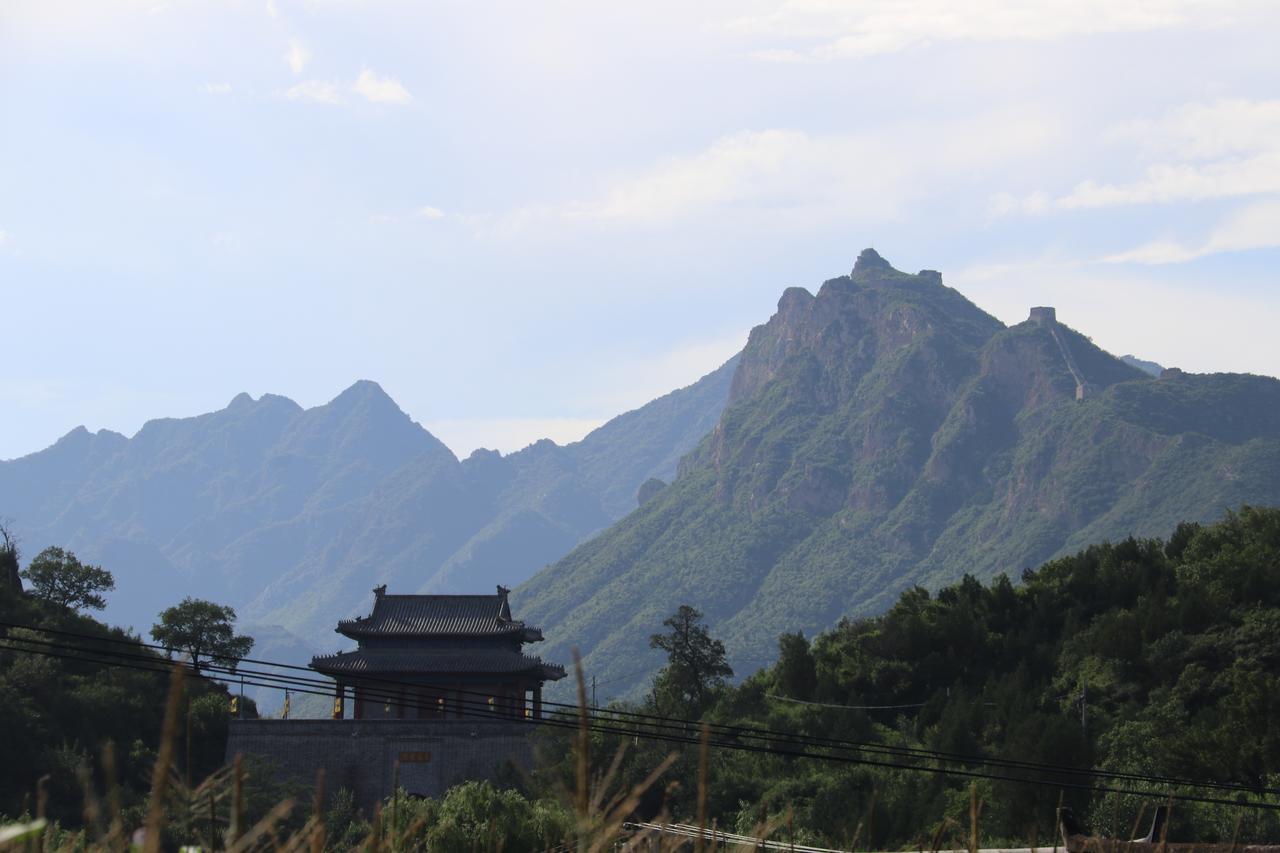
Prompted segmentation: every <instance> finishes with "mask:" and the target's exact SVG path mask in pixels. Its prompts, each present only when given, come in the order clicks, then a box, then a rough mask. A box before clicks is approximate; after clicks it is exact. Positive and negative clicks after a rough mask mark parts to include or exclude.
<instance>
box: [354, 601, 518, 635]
mask: <svg viewBox="0 0 1280 853" xmlns="http://www.w3.org/2000/svg"><path fill="white" fill-rule="evenodd" d="M375 592H376V591H375ZM337 630H338V632H339V633H341V634H345V635H347V636H348V637H351V638H353V639H358V638H360V637H369V636H380V637H405V636H423V635H428V636H469V637H492V636H499V635H504V634H523V635H524V639H525V641H526V642H532V641H535V640H541V639H542V633H541V632H540V631H538V630H537V629H536V628H526V627H525V624H524V623H523V622H520V621H517V620H514V619H512V618H511V608H510V607H509V606H508V605H507V597H506V595H505V590H504V591H502V592H499V593H498V594H497V595H386V594H385V593H377V597H376V599H375V601H374V605H373V613H371V614H369V615H368V616H362V617H359V618H357V619H345V620H343V621H341V622H339V623H338V629H337Z"/></svg>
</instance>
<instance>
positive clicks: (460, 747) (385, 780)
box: [227, 720, 532, 815]
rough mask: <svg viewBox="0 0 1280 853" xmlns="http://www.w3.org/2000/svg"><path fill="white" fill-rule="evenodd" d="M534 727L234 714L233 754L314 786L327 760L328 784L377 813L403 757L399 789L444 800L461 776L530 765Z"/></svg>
mask: <svg viewBox="0 0 1280 853" xmlns="http://www.w3.org/2000/svg"><path fill="white" fill-rule="evenodd" d="M531 729H532V726H530V725H529V724H527V723H521V722H518V721H510V720H504V721H500V722H499V721H488V720H482V721H469V720H359V721H356V720H232V721H231V728H230V731H229V733H228V735H227V760H228V761H231V760H233V759H234V758H235V756H236V755H244V756H249V755H253V756H258V757H260V758H263V759H266V760H267V761H268V762H270V763H271V764H272V765H273V766H274V768H275V772H276V774H277V777H278V778H279V779H280V780H284V779H296V780H298V781H300V782H304V783H306V784H308V785H310V784H314V783H315V780H316V772H317V771H318V770H319V769H320V768H322V767H323V768H324V771H325V789H326V790H327V791H329V792H330V793H331V794H332V793H333V792H334V791H337V790H338V789H339V788H347V789H349V790H350V791H351V792H352V793H353V794H354V795H355V799H356V803H357V804H358V805H359V806H360V808H361V809H362V810H363V811H364V812H365V814H366V815H371V814H372V813H373V807H374V805H375V804H376V803H378V802H380V801H381V800H383V799H385V798H387V797H389V796H391V793H392V779H393V777H394V774H395V766H396V762H397V761H399V763H400V787H401V788H403V789H404V790H405V791H407V792H408V793H410V794H415V795H418V796H424V797H434V798H437V799H438V798H440V797H441V796H443V795H444V792H445V791H446V790H448V789H449V788H450V787H451V786H453V785H456V784H458V783H460V782H465V781H467V780H471V779H489V780H493V779H495V778H496V777H497V775H498V774H499V773H500V772H503V771H504V769H507V768H510V767H511V766H512V765H514V766H515V767H516V768H518V769H527V768H528V767H529V766H530V762H531V758H532V755H531V753H532V750H531V747H530V742H529V735H530V734H531Z"/></svg>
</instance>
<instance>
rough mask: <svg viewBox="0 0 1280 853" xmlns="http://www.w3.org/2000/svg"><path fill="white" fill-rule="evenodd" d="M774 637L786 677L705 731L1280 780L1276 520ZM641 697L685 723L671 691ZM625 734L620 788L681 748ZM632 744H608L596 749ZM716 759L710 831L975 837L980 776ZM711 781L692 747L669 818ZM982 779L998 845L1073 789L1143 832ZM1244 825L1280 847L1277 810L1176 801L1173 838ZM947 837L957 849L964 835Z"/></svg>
mask: <svg viewBox="0 0 1280 853" xmlns="http://www.w3.org/2000/svg"><path fill="white" fill-rule="evenodd" d="M652 630H653V631H659V630H661V626H660V625H659V624H658V623H655V624H654V625H653V628H652ZM775 643H777V644H778V647H779V648H780V657H779V660H778V662H777V664H775V665H773V666H771V667H769V668H767V669H764V670H761V671H758V672H756V673H755V674H754V675H750V676H749V677H747V678H746V679H745V680H744V681H743V682H742V683H741V684H740V685H738V686H736V687H728V688H724V689H723V690H722V691H721V692H720V694H719V695H718V697H716V698H715V699H714V700H713V701H712V702H710V703H709V704H708V705H707V707H706V710H705V718H706V719H708V720H712V721H715V722H720V723H734V724H751V725H757V726H767V727H769V728H772V729H777V730H782V731H786V732H793V733H796V734H801V735H811V736H815V737H824V738H846V739H850V740H858V741H869V742H873V743H881V744H890V745H898V746H913V747H923V748H927V749H932V750H938V751H944V752H949V753H958V754H962V755H966V756H972V757H977V758H984V757H986V758H1006V759H1016V760H1020V761H1026V762H1039V763H1048V764H1055V765H1067V766H1070V767H1083V768H1099V769H1105V770H1109V771H1124V772H1130V773H1138V774H1148V775H1158V776H1165V777H1175V778H1183V779H1194V780H1203V781H1216V782H1231V783H1238V784H1242V785H1246V786H1250V787H1254V788H1261V787H1272V788H1275V787H1277V786H1278V784H1280V510H1277V509H1257V508H1248V507H1245V508H1243V509H1242V510H1240V511H1239V513H1238V514H1229V515H1228V516H1227V518H1226V519H1225V520H1223V521H1221V522H1219V523H1217V524H1213V525H1210V526H1203V527H1202V526H1200V525H1196V524H1183V525H1179V526H1178V527H1177V528H1176V530H1175V531H1174V532H1173V534H1172V535H1171V536H1170V537H1169V538H1168V539H1167V540H1159V539H1125V540H1123V541H1120V542H1116V543H1113V544H1111V543H1107V544H1100V545H1093V546H1090V547H1088V548H1085V549H1084V550H1082V551H1080V552H1078V553H1076V554H1073V555H1072V556H1068V557H1063V558H1059V559H1056V560H1053V561H1051V562H1049V563H1046V564H1045V565H1043V566H1041V567H1040V568H1038V569H1036V570H1034V571H1027V572H1026V573H1025V574H1023V575H1022V576H1021V578H1020V580H1010V578H1009V577H1008V576H1005V575H1001V576H999V577H997V578H996V579H995V580H993V581H992V582H990V583H988V584H983V583H980V582H979V581H977V580H975V579H974V578H972V577H968V576H966V577H965V578H963V579H962V580H961V581H960V582H959V583H956V584H953V585H950V586H946V587H943V588H942V589H940V590H938V591H937V592H936V593H935V594H930V593H929V592H928V591H926V590H925V589H923V588H921V587H912V588H910V589H908V590H906V591H904V592H903V593H902V594H901V595H899V596H898V598H897V600H896V601H895V602H894V603H893V605H892V606H891V607H890V608H889V609H888V610H887V612H885V613H884V614H883V615H881V616H877V617H872V618H864V619H846V620H842V621H840V622H839V624H837V625H836V626H835V627H834V628H832V629H831V630H829V631H827V632H824V633H822V634H820V635H818V636H817V637H815V638H813V640H812V642H811V643H810V642H809V641H808V640H806V639H805V638H803V637H801V636H799V635H797V634H788V635H785V636H783V637H781V638H780V640H779V638H775ZM741 674H745V673H741ZM642 704H643V705H644V706H645V709H646V710H650V711H657V712H659V713H670V712H671V709H669V708H665V707H663V706H662V700H661V699H660V698H659V699H657V700H654V699H649V700H646V701H645V702H644V703H642ZM867 706H877V707H872V708H868V707H867ZM878 706H899V707H890V708H879V707H878ZM625 740H627V744H628V746H629V747H632V753H631V754H630V757H629V758H628V759H627V763H626V765H625V767H624V770H623V776H624V777H625V778H626V779H632V778H642V777H643V776H644V774H645V773H647V772H648V770H649V769H650V768H652V767H654V766H656V765H657V763H658V762H659V761H660V760H661V757H662V756H665V755H666V754H667V752H668V751H669V750H670V748H671V747H670V746H669V745H667V744H662V743H646V742H644V741H639V742H638V743H637V744H636V745H634V746H633V745H632V744H631V742H630V739H629V738H626V739H625ZM617 745H618V744H617V741H616V740H610V739H609V738H605V737H601V738H598V739H597V741H596V743H595V747H594V748H595V750H596V752H595V754H597V755H603V756H609V755H612V754H613V749H614V748H615V747H616V746H617ZM871 757H875V756H871ZM881 758H883V756H881ZM951 766H959V767H964V766H966V765H965V764H964V763H963V762H961V763H959V764H958V765H951ZM968 766H970V767H972V765H968ZM709 768H710V778H709V781H710V784H709V785H708V786H707V790H708V792H709V796H710V804H709V815H710V819H713V820H715V821H716V823H717V824H718V825H719V826H721V827H728V828H730V829H733V828H736V829H737V830H738V831H748V832H749V831H751V829H752V827H754V826H756V825H757V823H758V822H759V821H760V819H761V816H762V815H770V816H773V817H780V816H782V815H784V814H785V813H786V811H787V810H788V809H794V812H795V815H794V825H795V826H796V827H797V828H798V833H799V834H798V836H797V838H798V840H806V841H814V842H818V843H825V844H828V845H836V846H838V845H841V844H845V845H847V844H849V843H850V842H851V840H852V839H853V838H854V837H855V833H857V832H859V829H858V827H859V824H862V829H861V841H860V844H859V848H860V849H862V848H865V849H872V850H877V849H879V850H884V849H918V848H917V845H918V844H929V843H930V842H929V834H930V833H931V832H932V831H933V830H934V828H935V827H937V826H938V825H939V823H940V822H941V821H942V820H943V818H944V817H948V816H949V817H951V818H953V819H956V820H957V822H958V824H959V825H960V826H963V827H966V828H967V826H968V819H969V818H968V806H969V800H968V787H969V785H970V783H971V781H972V780H970V779H965V778H956V777H950V778H948V777H943V776H937V775H930V774H927V773H919V772H910V771H906V770H889V769H883V768H875V767H858V766H850V765H848V764H833V763H824V762H822V761H817V760H799V759H795V758H791V757H786V756H775V755H761V754H758V753H744V752H730V751H719V750H715V751H713V752H712V756H711V761H710V764H709ZM1002 772H1003V773H1005V774H1008V772H1009V771H1002ZM696 773H697V757H696V750H694V749H687V750H685V751H684V754H683V756H682V758H681V760H680V762H679V763H678V764H677V765H676V767H675V768H674V769H673V771H672V772H671V773H670V774H669V775H668V776H667V777H666V778H665V779H664V780H663V781H664V782H666V783H669V782H672V781H678V782H680V785H679V786H677V787H675V788H670V789H668V790H671V791H673V794H672V798H673V799H672V800H671V806H672V808H673V811H674V817H675V819H682V818H683V819H692V818H693V815H694V814H695V810H696V803H695V793H694V792H696V791H697V789H698V788H697V776H696ZM1015 775H1017V774H1016V773H1015ZM1022 775H1023V776H1024V778H1036V774H1034V773H1031V772H1026V773H1024V774H1022ZM1040 778H1043V777H1040ZM1066 781H1068V782H1077V783H1084V784H1085V786H1086V787H1088V785H1090V784H1096V783H1094V782H1092V781H1091V780H1089V779H1087V778H1084V777H1080V776H1076V777H1067V779H1066ZM1110 784H1112V785H1115V784H1117V783H1116V782H1114V781H1113V782H1111V783H1110ZM1128 784H1129V785H1130V786H1137V787H1143V788H1145V789H1147V790H1151V791H1154V792H1155V793H1157V795H1158V794H1160V793H1161V792H1165V791H1169V790H1170V789H1169V788H1166V787H1164V786H1162V785H1159V784H1150V783H1147V784H1141V783H1128ZM978 786H979V796H980V798H981V800H982V803H983V805H982V834H983V835H982V838H983V844H984V846H994V844H995V842H996V841H998V840H1004V841H1006V842H1008V843H1011V844H1013V845H1021V846H1025V845H1027V844H1028V843H1031V842H1032V841H1033V839H1035V838H1038V839H1039V840H1040V842H1041V843H1052V841H1051V840H1050V835H1051V833H1052V832H1053V827H1054V817H1053V815H1054V811H1053V810H1054V808H1055V806H1056V805H1057V803H1058V797H1059V796H1060V794H1061V795H1063V796H1064V797H1065V802H1066V804H1067V805H1070V806H1072V807H1074V808H1075V810H1076V811H1077V813H1078V814H1080V815H1081V816H1082V817H1083V818H1084V819H1085V821H1086V823H1087V824H1088V825H1089V826H1091V828H1092V829H1093V830H1094V831H1097V832H1100V833H1104V834H1108V835H1112V836H1118V837H1128V836H1126V835H1125V834H1126V833H1128V832H1129V831H1130V830H1131V828H1132V826H1133V823H1134V820H1135V818H1136V816H1137V813H1138V810H1139V808H1140V805H1141V803H1142V799H1141V798H1139V797H1133V796H1126V795H1116V794H1105V795H1100V794H1091V793H1089V792H1088V791H1079V790H1071V789H1066V790H1060V789H1059V788H1057V787H1055V786H1053V785H1047V786H1043V787H1037V786H1033V785H1028V784H1025V783H1024V782H1021V781H1018V782H1013V781H991V780H980V781H979V782H978ZM1183 793H1185V791H1183ZM1210 793H1212V792H1210ZM1217 796H1226V797H1227V798H1229V799H1234V798H1237V796H1239V798H1240V799H1242V800H1249V799H1251V797H1250V796H1248V795H1243V794H1241V795H1237V794H1235V793H1228V794H1223V793H1221V792H1219V793H1218V794H1217ZM1252 799H1257V797H1252ZM1268 799H1269V801H1274V797H1270V798H1268ZM1147 814H1148V816H1149V815H1150V812H1149V811H1148V812H1147ZM1241 815H1242V816H1243V818H1242V824H1241V828H1240V835H1239V838H1240V840H1241V841H1245V840H1257V841H1271V842H1274V841H1275V839H1276V838H1277V837H1280V818H1277V814H1276V812H1274V811H1272V812H1266V811H1251V810H1235V809H1233V808H1231V807H1226V806H1216V805H1196V804H1185V803H1181V802H1179V803H1177V804H1175V806H1174V822H1173V828H1172V830H1171V834H1170V836H1169V837H1170V840H1177V841H1193V840H1194V841H1219V840H1223V841H1225V840H1230V838H1231V837H1232V833H1233V832H1234V827H1235V821H1236V818H1237V817H1238V816H1241ZM963 845H964V842H963V841H962V842H961V843H960V844H959V846H963ZM944 846H956V844H955V843H954V839H953V838H952V836H951V835H948V836H947V840H946V841H945V844H944ZM849 849H853V848H849ZM926 849H927V848H926Z"/></svg>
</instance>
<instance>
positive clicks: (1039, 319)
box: [1027, 305, 1096, 400]
mask: <svg viewBox="0 0 1280 853" xmlns="http://www.w3.org/2000/svg"><path fill="white" fill-rule="evenodd" d="M1027 321H1028V322H1031V323H1035V324H1036V325H1037V326H1039V327H1040V328H1042V329H1047V330H1048V331H1049V334H1050V335H1052V336H1053V340H1054V341H1055V342H1056V343H1057V344H1058V351H1059V352H1061V353H1062V360H1063V361H1064V362H1065V363H1066V366H1067V370H1068V371H1069V372H1070V373H1071V378H1072V379H1074V380H1075V383H1076V399H1077V400H1083V399H1085V398H1086V397H1089V396H1091V395H1092V394H1093V393H1094V391H1095V390H1096V389H1095V388H1094V387H1093V386H1092V385H1090V384H1089V382H1088V380H1087V379H1085V377H1084V373H1083V372H1082V371H1081V370H1080V365H1078V364H1076V359H1075V356H1073V355H1072V354H1071V348H1070V347H1069V346H1068V345H1067V338H1066V335H1064V334H1062V329H1061V327H1059V325H1058V312H1057V310H1056V309H1054V308H1053V307H1052V306H1049V305H1038V306H1036V307H1034V308H1032V309H1031V314H1030V315H1029V316H1028V317H1027Z"/></svg>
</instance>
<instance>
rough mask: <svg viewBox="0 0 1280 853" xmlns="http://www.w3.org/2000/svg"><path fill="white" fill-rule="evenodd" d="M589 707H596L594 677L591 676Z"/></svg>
mask: <svg viewBox="0 0 1280 853" xmlns="http://www.w3.org/2000/svg"><path fill="white" fill-rule="evenodd" d="M591 707H592V708H594V707H596V677H595V676H594V675H593V676H591Z"/></svg>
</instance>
